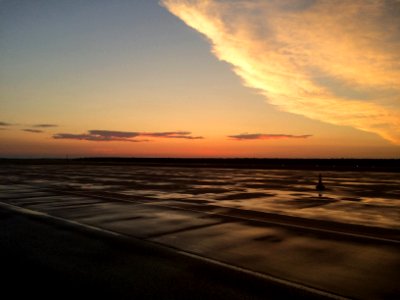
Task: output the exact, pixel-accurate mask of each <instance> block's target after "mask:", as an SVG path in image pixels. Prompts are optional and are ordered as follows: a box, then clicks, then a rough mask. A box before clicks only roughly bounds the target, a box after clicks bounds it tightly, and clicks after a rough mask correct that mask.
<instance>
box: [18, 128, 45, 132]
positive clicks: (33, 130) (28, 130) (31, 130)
mask: <svg viewBox="0 0 400 300" xmlns="http://www.w3.org/2000/svg"><path fill="white" fill-rule="evenodd" d="M22 131H26V132H31V133H42V132H43V130H39V129H30V128H27V129H22Z"/></svg>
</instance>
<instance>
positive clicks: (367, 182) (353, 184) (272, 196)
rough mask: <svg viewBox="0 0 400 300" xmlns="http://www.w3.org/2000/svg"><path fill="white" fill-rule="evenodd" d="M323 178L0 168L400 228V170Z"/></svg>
mask: <svg viewBox="0 0 400 300" xmlns="http://www.w3.org/2000/svg"><path fill="white" fill-rule="evenodd" d="M10 170H11V171H10ZM322 175H323V180H324V184H325V186H326V187H327V190H326V191H324V192H323V193H318V192H317V191H316V190H315V184H316V181H317V177H318V173H317V172H314V171H299V170H248V169H213V168H183V167H181V168H173V167H144V166H140V167H138V166H75V165H70V166H54V165H50V166H14V167H13V168H12V169H10V168H3V169H2V170H0V176H1V177H0V178H1V180H2V181H3V182H5V183H7V184H12V183H16V182H18V183H29V184H32V183H34V184H36V185H38V186H43V187H57V188H62V189H74V190H82V191H97V192H101V191H104V192H107V193H113V194H115V195H121V196H124V197H132V198H135V199H137V198H139V199H141V200H143V201H148V202H152V201H153V202H164V203H166V204H168V203H176V202H177V201H178V202H190V203H193V204H198V205H216V206H221V207H234V208H238V209H245V210H252V211H263V212H272V213H279V214H285V215H292V216H301V217H307V218H313V219H324V220H335V221H340V222H349V223H357V224H365V225H372V226H382V227H391V228H400V202H399V201H400V174H398V173H381V172H380V173H378V172H377V173H374V172H332V171H329V172H323V173H322Z"/></svg>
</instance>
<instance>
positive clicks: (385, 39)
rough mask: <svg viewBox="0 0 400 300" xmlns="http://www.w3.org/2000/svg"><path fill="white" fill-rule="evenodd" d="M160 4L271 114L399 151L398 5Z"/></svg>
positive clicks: (311, 1)
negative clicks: (345, 130)
mask: <svg viewBox="0 0 400 300" xmlns="http://www.w3.org/2000/svg"><path fill="white" fill-rule="evenodd" d="M162 4H163V5H164V6H165V7H166V8H167V9H168V10H169V11H170V12H171V13H172V14H174V15H176V16H177V17H179V18H180V19H181V20H183V21H184V22H185V23H186V24H187V25H188V26H190V27H192V28H194V29H195V30H197V31H199V32H200V33H202V34H204V35H205V36H206V37H207V38H208V39H209V40H210V42H211V44H212V52H213V53H214V54H215V55H216V56H217V57H218V58H219V59H220V60H223V61H226V62H228V63H230V64H231V65H232V66H233V70H234V72H235V73H236V74H237V75H239V76H240V77H241V78H242V80H243V83H244V84H245V85H246V86H249V87H251V88H255V89H257V90H258V91H259V92H260V93H261V94H263V95H265V97H266V99H267V101H268V102H269V103H271V104H273V105H275V106H276V107H277V108H278V109H280V110H284V111H287V112H290V113H295V114H300V115H303V116H306V117H309V118H311V119H315V120H320V121H323V122H327V123H331V124H336V125H346V126H351V127H353V128H357V129H360V130H364V131H368V132H373V133H376V134H378V135H380V136H381V137H383V138H385V139H386V140H389V141H391V142H393V143H396V144H400V107H399V100H400V96H399V95H400V85H399V82H400V18H399V16H398V11H400V1H396V0H392V1H390V0H386V1H385V0H371V1H365V0H352V1H347V0H336V1H332V0H297V1H296V0H280V1H278V0H269V1H267V0H252V1H223V0H164V1H162ZM396 12H397V13H396Z"/></svg>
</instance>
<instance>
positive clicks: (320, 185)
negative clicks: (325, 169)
mask: <svg viewBox="0 0 400 300" xmlns="http://www.w3.org/2000/svg"><path fill="white" fill-rule="evenodd" d="M315 189H316V190H317V191H323V190H325V185H324V184H323V183H322V176H321V174H319V179H318V183H317V185H316V186H315Z"/></svg>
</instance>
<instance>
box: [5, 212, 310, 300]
mask: <svg viewBox="0 0 400 300" xmlns="http://www.w3.org/2000/svg"><path fill="white" fill-rule="evenodd" d="M0 227H1V231H0V245H1V247H0V257H1V273H2V277H3V279H2V294H3V295H9V297H10V298H11V297H12V298H20V297H24V298H25V297H34V298H36V297H40V298H41V299H43V298H45V299H50V298H51V299H60V298H77V299H78V298H79V299H82V298H84V297H90V298H91V299H93V298H96V297H102V298H106V297H107V298H110V299H274V298H275V299H276V298H281V299H293V298H295V299H317V296H315V295H311V294H308V293H306V292H304V291H299V290H292V289H288V288H283V287H279V286H277V285H275V284H273V283H269V282H267V281H265V280H262V279H260V278H255V277H252V276H249V275H248V274H243V273H241V272H235V271H232V270H226V269H225V268H223V267H221V266H217V265H214V264H210V263H207V262H205V261H200V260H197V259H194V258H191V257H187V256H183V255H180V254H179V253H176V252H174V251H171V250H168V249H164V248H162V247H158V246H156V245H151V244H147V243H144V242H141V241H135V240H131V241H125V240H119V239H116V238H114V237H110V236H107V234H99V233H96V232H90V231H88V230H87V229H86V230H82V229H79V228H74V227H71V226H68V225H65V224H58V223H57V222H51V221H49V220H43V219H41V218H40V217H32V216H26V215H23V214H19V213H15V212H11V211H8V210H7V209H3V208H0Z"/></svg>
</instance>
